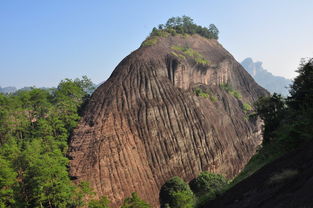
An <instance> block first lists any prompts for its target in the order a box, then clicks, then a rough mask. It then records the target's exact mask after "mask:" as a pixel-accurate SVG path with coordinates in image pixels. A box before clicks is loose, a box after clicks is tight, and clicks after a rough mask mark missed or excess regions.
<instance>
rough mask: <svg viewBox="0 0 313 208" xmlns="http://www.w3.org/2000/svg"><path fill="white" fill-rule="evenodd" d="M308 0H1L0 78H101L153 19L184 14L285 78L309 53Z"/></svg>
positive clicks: (240, 55)
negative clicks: (109, 0)
mask: <svg viewBox="0 0 313 208" xmlns="http://www.w3.org/2000/svg"><path fill="white" fill-rule="evenodd" d="M311 8H313V2H312V1H309V0H300V1H291V0H289V1H282V0H278V1H275V2H273V1H269V0H265V1H262V2H259V1H248V0H240V1H236V2H228V1H226V0H222V1H204V0H198V1H193V2H190V1H178V0H174V1H171V2H167V1H164V0H162V1H157V2H149V3H147V2H145V1H138V0H135V1H131V2H126V1H122V0H119V1H114V2H103V1H92V3H90V2H89V3H87V2H85V1H66V2H65V1H60V0H56V1H53V2H52V1H51V2H47V1H38V0H37V1H35V0H30V1H27V2H26V1H22V0H12V1H2V2H1V3H0V27H1V30H2V31H1V33H0V45H1V48H0V72H1V77H0V86H2V87H6V86H15V87H17V88H21V87H24V86H36V87H51V86H56V85H57V84H58V82H59V81H60V80H62V79H64V78H76V77H81V76H83V75H87V76H88V77H89V78H91V79H92V81H93V82H94V83H100V82H102V81H104V80H106V79H107V78H108V77H109V76H110V74H111V73H112V71H113V70H114V68H115V67H116V65H117V64H118V63H119V62H120V61H121V60H122V59H123V58H124V57H125V56H127V55H128V54H129V53H130V52H132V51H134V50H136V49H137V48H138V47H139V46H140V44H141V42H142V41H143V40H144V39H145V38H146V37H147V36H148V35H149V33H150V31H151V30H152V28H153V27H154V26H157V25H158V24H161V23H164V22H166V20H167V19H168V18H169V17H172V16H181V15H187V16H190V17H191V18H193V19H194V22H195V23H197V24H199V25H203V26H208V25H209V24H211V23H214V24H215V25H216V26H217V27H218V29H219V30H220V35H219V37H220V38H219V42H220V43H221V44H222V45H223V46H224V47H225V48H226V49H227V50H228V51H229V52H230V53H231V54H232V55H233V56H234V57H235V58H236V60H237V61H238V62H241V61H242V60H243V59H245V58H247V57H251V58H252V59H253V60H254V61H261V62H262V63H263V67H264V68H265V69H267V70H268V71H269V72H271V73H272V74H274V75H277V76H283V77H286V78H293V77H294V76H295V75H296V73H295V72H294V71H295V70H296V69H297V67H298V64H299V62H300V59H301V58H305V57H313V41H312V40H311V38H312V37H313V23H312V21H311V20H312V19H313V14H312V12H311V11H310V9H311Z"/></svg>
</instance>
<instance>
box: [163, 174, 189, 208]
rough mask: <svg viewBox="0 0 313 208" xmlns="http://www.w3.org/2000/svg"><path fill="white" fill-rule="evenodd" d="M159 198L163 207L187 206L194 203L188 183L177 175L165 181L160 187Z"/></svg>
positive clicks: (181, 207)
mask: <svg viewBox="0 0 313 208" xmlns="http://www.w3.org/2000/svg"><path fill="white" fill-rule="evenodd" d="M159 198H160V204H161V207H163V208H165V207H170V208H189V207H193V206H194V204H195V197H194V195H193V193H192V191H191V190H190V188H189V186H188V184H187V183H186V182H185V181H183V180H182V179H181V178H180V177H178V176H175V177H173V178H171V179H170V180H168V181H166V183H165V184H164V185H163V186H162V187H161V190H160V195H159Z"/></svg>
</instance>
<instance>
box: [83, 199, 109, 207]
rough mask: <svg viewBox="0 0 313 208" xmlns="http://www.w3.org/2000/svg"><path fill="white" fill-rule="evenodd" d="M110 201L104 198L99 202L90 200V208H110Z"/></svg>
mask: <svg viewBox="0 0 313 208" xmlns="http://www.w3.org/2000/svg"><path fill="white" fill-rule="evenodd" d="M109 204H110V201H109V200H108V198H107V197H105V196H103V197H101V198H100V199H99V200H95V199H93V200H90V201H89V203H88V208H109Z"/></svg>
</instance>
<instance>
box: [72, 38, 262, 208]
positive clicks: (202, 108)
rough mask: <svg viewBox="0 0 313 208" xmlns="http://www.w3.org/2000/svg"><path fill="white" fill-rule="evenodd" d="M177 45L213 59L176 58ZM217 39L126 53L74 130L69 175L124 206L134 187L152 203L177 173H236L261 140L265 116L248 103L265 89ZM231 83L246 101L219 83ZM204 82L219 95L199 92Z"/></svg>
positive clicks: (175, 41)
mask: <svg viewBox="0 0 313 208" xmlns="http://www.w3.org/2000/svg"><path fill="white" fill-rule="evenodd" d="M172 45H185V46H186V47H190V48H193V49H194V50H196V51H199V53H200V52H201V54H202V56H203V57H204V58H206V59H207V60H208V63H210V65H206V66H205V67H202V68H200V69H199V66H198V65H197V64H195V62H194V61H192V60H191V61H190V60H189V59H182V58H181V59H178V58H177V57H176V58H174V57H172V56H171V55H170V54H171V51H172V49H171V46H172ZM242 70H243V69H242V67H241V66H240V65H239V64H237V62H236V61H235V60H234V59H233V58H232V56H231V55H230V54H229V53H228V52H227V51H226V50H225V49H223V47H222V46H220V45H219V44H218V43H217V42H216V41H215V40H212V41H209V40H206V39H204V38H201V37H199V36H190V37H187V38H186V37H180V36H177V37H168V38H160V40H159V41H158V43H157V44H156V45H155V46H149V47H142V48H139V49H138V50H136V51H135V52H133V53H132V54H131V55H129V56H128V57H126V58H125V59H124V60H123V61H122V62H121V63H120V64H119V65H118V66H117V68H116V69H115V70H114V72H113V73H112V75H111V77H110V78H109V79H108V80H107V81H106V82H105V83H104V84H102V85H101V86H100V87H99V88H98V89H97V90H96V91H95V93H94V94H93V95H92V98H91V100H90V103H89V105H88V107H87V109H86V111H85V114H84V116H83V118H82V120H81V122H80V123H79V125H78V127H77V128H76V129H75V130H74V132H73V137H72V139H71V143H70V148H69V156H70V158H71V162H70V174H71V175H72V176H73V177H74V178H75V179H76V181H77V182H79V181H88V182H89V183H90V184H91V186H92V187H93V188H94V191H95V192H96V196H98V197H99V196H102V195H106V196H108V197H109V198H110V200H111V201H112V205H113V207H118V206H120V205H121V203H122V202H123V199H124V198H125V197H127V196H129V195H130V194H131V193H132V192H137V193H138V194H139V196H140V197H142V198H143V199H144V200H146V201H148V202H149V203H151V204H153V206H155V207H156V206H157V205H158V203H159V200H158V195H159V189H160V187H161V186H162V184H163V183H164V182H165V181H166V180H168V179H169V178H171V177H173V176H176V175H177V176H180V177H182V178H183V179H185V180H187V181H189V180H191V179H192V178H194V177H195V176H197V175H198V174H199V173H200V172H201V171H204V170H209V171H211V172H216V173H221V174H224V175H225V176H227V177H233V176H234V175H236V174H237V173H238V172H239V171H240V170H241V169H242V168H243V166H244V165H245V164H246V162H247V161H248V160H249V158H250V157H251V156H252V155H253V153H254V151H255V149H256V146H257V145H258V144H259V143H260V141H261V136H260V131H259V122H258V121H256V120H254V121H252V120H249V119H247V118H246V114H245V112H244V111H243V110H242V107H241V106H242V103H243V102H247V103H251V102H252V101H253V100H255V99H256V98H257V97H258V96H261V95H266V94H267V92H266V91H265V90H264V89H262V88H261V87H259V86H258V85H257V84H255V83H254V81H253V79H252V78H251V77H250V76H249V75H248V74H247V73H245V72H243V71H242ZM226 81H227V82H228V83H231V84H232V85H233V86H234V87H235V88H236V90H238V91H239V92H240V93H242V95H243V96H242V98H241V100H238V98H235V97H234V96H232V95H230V94H229V93H227V92H225V91H224V90H223V89H221V88H220V86H219V85H220V84H221V83H224V82H226ZM195 84H198V85H199V84H200V85H201V84H202V85H205V86H206V87H208V88H209V89H210V93H211V94H212V95H214V96H215V97H216V100H215V101H212V100H210V99H209V98H205V97H201V96H199V97H197V96H196V95H195V94H194V93H193V91H192V88H193V87H194V85H195Z"/></svg>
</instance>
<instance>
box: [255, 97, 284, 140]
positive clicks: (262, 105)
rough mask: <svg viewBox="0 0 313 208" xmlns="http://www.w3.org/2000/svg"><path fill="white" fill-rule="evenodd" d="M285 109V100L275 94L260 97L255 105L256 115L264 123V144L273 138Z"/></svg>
mask: <svg viewBox="0 0 313 208" xmlns="http://www.w3.org/2000/svg"><path fill="white" fill-rule="evenodd" d="M286 107H287V106H286V103H285V99H284V98H283V97H282V96H281V95H279V94H276V93H274V94H273V95H272V96H269V97H262V98H260V99H259V100H258V101H257V102H256V103H255V109H256V113H257V115H259V116H260V117H261V119H262V120H263V121H264V129H263V143H264V144H266V143H268V142H269V141H270V140H271V139H272V138H273V136H274V134H273V133H274V131H275V130H276V129H277V128H278V127H279V124H280V122H281V121H282V119H283V118H284V116H285V113H286V109H287V108H286Z"/></svg>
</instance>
